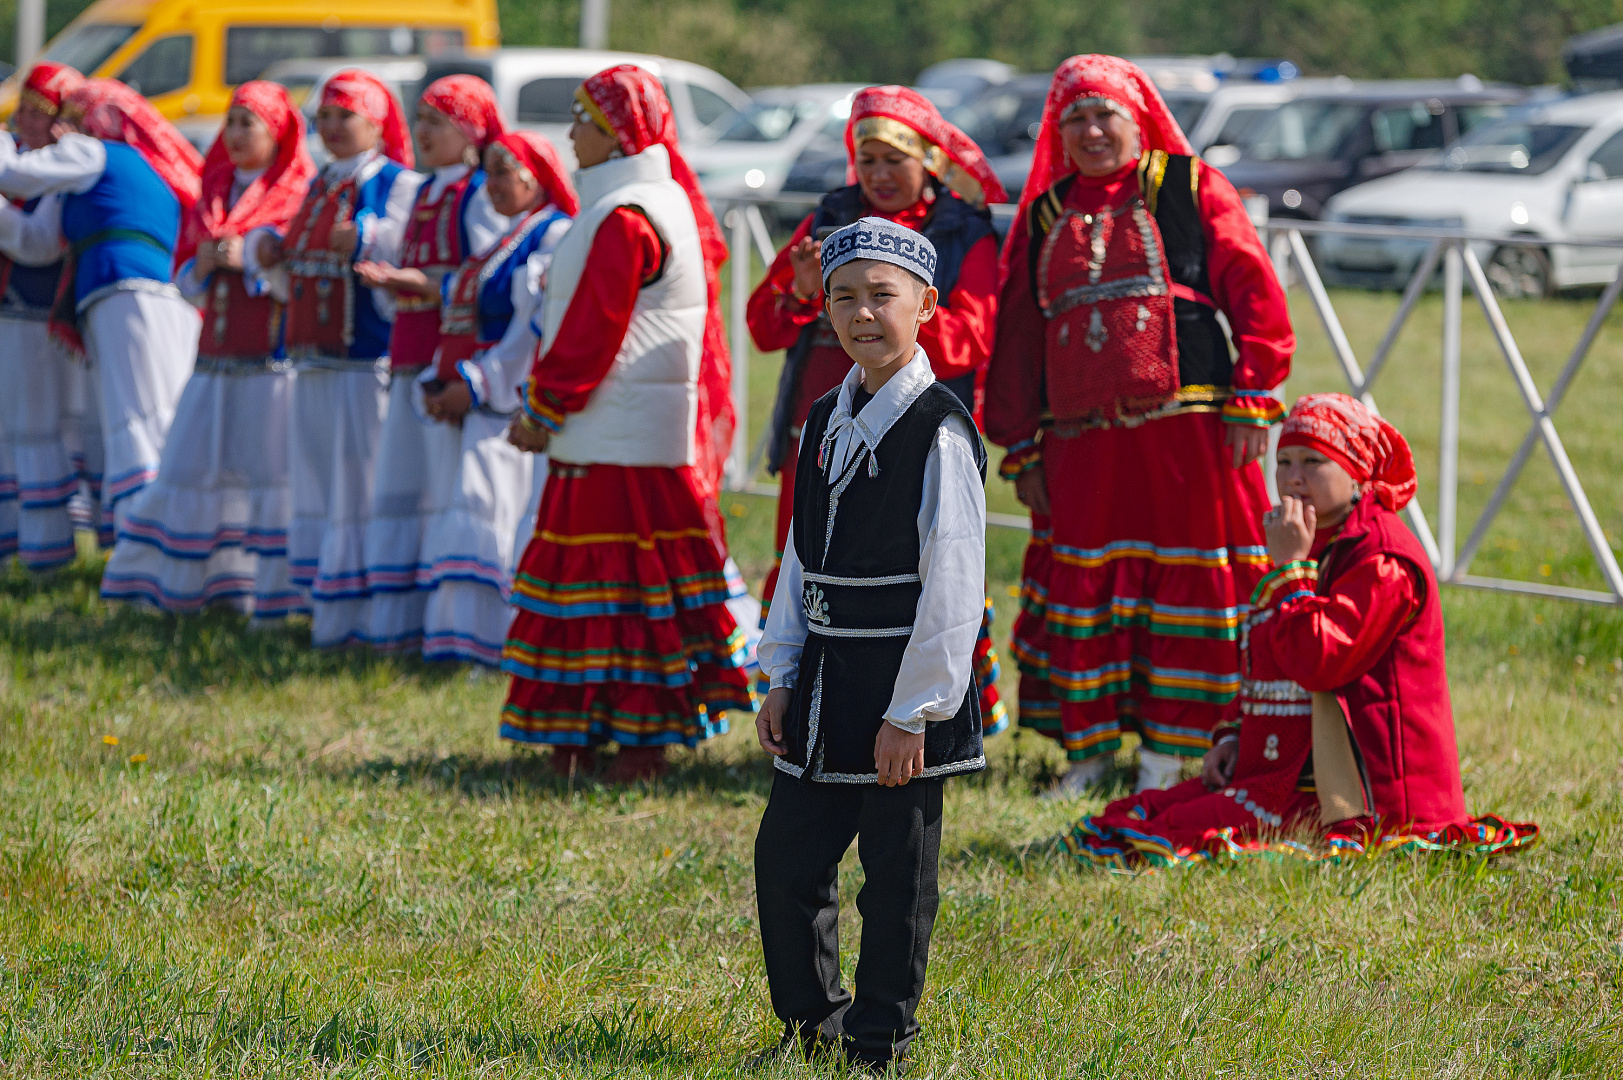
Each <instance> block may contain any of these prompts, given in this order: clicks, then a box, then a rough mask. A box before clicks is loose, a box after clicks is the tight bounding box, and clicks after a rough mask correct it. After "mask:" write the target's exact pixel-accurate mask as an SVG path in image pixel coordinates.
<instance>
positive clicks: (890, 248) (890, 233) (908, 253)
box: [822, 217, 938, 292]
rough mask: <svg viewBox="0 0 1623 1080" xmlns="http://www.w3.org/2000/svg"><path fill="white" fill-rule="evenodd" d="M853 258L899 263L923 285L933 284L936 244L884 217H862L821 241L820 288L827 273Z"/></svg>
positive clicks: (825, 287) (825, 282) (825, 289)
mask: <svg viewBox="0 0 1623 1080" xmlns="http://www.w3.org/2000/svg"><path fill="white" fill-rule="evenodd" d="M852 259H874V260H876V261H878V262H888V263H892V264H894V265H896V266H900V267H901V268H902V269H903V270H907V271H910V272H912V273H914V274H917V275H918V276H919V277H921V278H923V279H924V283H925V284H926V285H934V284H935V268H936V263H937V261H938V259H937V256H936V252H935V245H934V244H932V243H930V241H929V240H928V239H926V238H925V236H924V234H923V233H917V232H914V231H913V230H912V229H909V228H908V227H907V226H905V225H898V224H896V223H895V222H894V221H886V220H885V219H884V218H878V217H865V218H859V219H858V220H856V221H854V222H852V223H851V224H849V225H847V226H846V227H845V228H843V229H840V230H838V231H837V232H835V233H833V234H832V235H830V236H829V238H828V239H827V240H824V241H823V249H822V260H823V289H824V291H825V292H826V291H827V290H828V276H829V275H830V274H832V273H833V272H834V271H835V270H838V269H839V268H840V267H842V266H844V265H845V264H846V263H848V262H850V261H851V260H852Z"/></svg>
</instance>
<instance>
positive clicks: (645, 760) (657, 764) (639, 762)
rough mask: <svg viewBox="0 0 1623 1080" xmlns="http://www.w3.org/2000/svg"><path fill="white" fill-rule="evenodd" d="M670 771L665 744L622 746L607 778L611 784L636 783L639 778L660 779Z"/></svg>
mask: <svg viewBox="0 0 1623 1080" xmlns="http://www.w3.org/2000/svg"><path fill="white" fill-rule="evenodd" d="M670 771H671V766H670V763H669V762H668V761H666V760H665V748H664V747H663V746H622V747H621V748H620V752H619V754H617V755H615V758H614V764H613V765H610V766H609V772H608V776H607V777H605V779H607V780H608V782H609V783H611V784H635V783H636V782H637V781H639V780H658V779H659V778H660V777H661V776H664V775H665V774H666V773H668V772H670Z"/></svg>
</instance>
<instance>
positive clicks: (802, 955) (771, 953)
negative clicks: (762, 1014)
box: [755, 772, 944, 1063]
mask: <svg viewBox="0 0 1623 1080" xmlns="http://www.w3.org/2000/svg"><path fill="white" fill-rule="evenodd" d="M943 782H944V781H943V779H942V778H939V777H938V778H936V779H933V780H914V781H912V782H911V783H908V784H905V785H903V786H901V787H893V788H888V787H880V786H879V785H878V784H825V783H812V784H803V783H801V782H800V781H799V780H796V779H795V778H794V777H792V776H789V775H788V774H787V773H783V772H778V773H776V774H775V775H774V777H773V781H772V795H771V797H770V798H769V799H768V800H767V804H766V813H765V814H764V815H763V816H762V818H761V831H760V832H759V833H758V834H757V835H756V837H755V892H756V903H757V905H758V910H759V914H760V919H761V946H762V948H763V950H764V951H765V953H766V976H767V982H768V984H769V985H770V987H771V990H772V1011H773V1012H775V1013H777V1014H778V1016H779V1017H780V1018H781V1019H783V1020H784V1021H785V1022H786V1023H788V1024H792V1025H794V1026H795V1027H796V1028H798V1029H799V1030H800V1032H801V1033H802V1034H803V1035H806V1036H809V1035H811V1034H812V1033H813V1032H814V1031H817V1030H820V1031H821V1032H822V1033H823V1034H825V1035H837V1036H839V1037H840V1038H841V1039H842V1041H843V1043H844V1046H845V1051H846V1053H847V1055H849V1056H851V1057H853V1058H857V1059H860V1060H862V1061H866V1062H870V1063H883V1062H887V1061H890V1060H892V1059H894V1058H899V1057H901V1056H902V1054H903V1053H904V1052H905V1051H906V1050H907V1045H908V1043H910V1042H912V1040H913V1036H914V1035H915V1034H917V1033H918V1027H919V1026H918V1021H917V1020H916V1019H915V1018H914V1012H915V1011H916V1010H917V1009H918V1004H919V996H920V995H921V994H923V993H924V969H925V964H926V962H927V961H928V958H929V952H930V931H931V929H932V928H933V927H934V926H935V916H936V909H937V907H939V906H940V897H939V894H938V891H937V886H936V876H937V871H938V870H939V863H940V856H941V789H942V784H943ZM852 839H855V840H856V841H857V856H858V857H859V858H860V859H861V860H862V870H863V874H864V876H865V878H866V880H865V882H864V883H863V886H862V889H861V891H860V892H859V893H858V894H857V910H858V911H860V912H861V913H862V951H861V954H860V956H859V957H858V959H857V977H856V994H855V996H854V997H853V995H852V994H850V993H848V992H847V991H846V990H845V988H844V987H842V986H841V985H840V937H839V915H840V900H839V892H838V888H837V884H836V880H837V875H838V872H839V866H840V859H841V857H842V856H843V855H844V854H845V852H846V849H847V848H849V847H850V846H851V841H852Z"/></svg>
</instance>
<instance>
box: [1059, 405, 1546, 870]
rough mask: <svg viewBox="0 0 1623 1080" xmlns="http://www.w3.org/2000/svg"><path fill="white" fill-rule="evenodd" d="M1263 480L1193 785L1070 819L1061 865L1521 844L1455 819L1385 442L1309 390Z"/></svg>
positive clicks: (1432, 604) (1405, 475)
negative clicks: (1221, 682) (1298, 838)
mask: <svg viewBox="0 0 1623 1080" xmlns="http://www.w3.org/2000/svg"><path fill="white" fill-rule="evenodd" d="M1278 484H1279V493H1280V506H1279V507H1277V508H1275V509H1273V510H1270V511H1268V513H1267V514H1266V515H1264V526H1265V528H1266V530H1267V537H1268V550H1269V554H1270V555H1271V556H1272V558H1273V561H1274V564H1275V569H1274V570H1273V571H1272V572H1271V573H1269V574H1268V575H1267V576H1266V577H1264V578H1263V579H1262V581H1261V582H1260V583H1259V584H1258V585H1257V588H1256V592H1255V593H1254V594H1253V596H1252V597H1251V608H1250V614H1249V615H1248V616H1247V617H1246V621H1245V624H1244V629H1245V636H1244V639H1243V640H1244V642H1245V644H1244V649H1243V652H1242V663H1243V671H1244V679H1243V681H1242V683H1241V686H1240V716H1239V718H1238V720H1237V721H1235V722H1233V723H1230V724H1225V725H1224V726H1222V727H1220V728H1219V729H1218V732H1217V744H1216V745H1215V746H1214V747H1213V748H1212V749H1211V751H1210V752H1209V753H1208V754H1207V755H1206V761H1205V768H1204V771H1203V775H1202V776H1201V777H1200V778H1199V779H1195V780H1189V781H1187V782H1185V783H1183V784H1180V785H1178V786H1177V787H1174V788H1172V789H1170V790H1167V791H1146V792H1144V793H1142V794H1140V795H1137V796H1135V797H1133V798H1128V799H1122V800H1119V801H1117V802H1114V803H1111V804H1110V805H1109V806H1107V807H1106V808H1105V810H1104V812H1103V813H1102V814H1097V815H1094V816H1092V817H1088V818H1084V819H1082V821H1080V822H1078V824H1077V825H1076V826H1075V828H1073V829H1072V830H1071V832H1070V833H1069V834H1068V835H1067V837H1066V844H1067V846H1068V847H1069V848H1070V850H1071V851H1072V853H1073V854H1075V855H1076V856H1077V857H1078V858H1081V859H1084V860H1088V861H1093V862H1103V863H1107V864H1111V865H1124V866H1132V865H1139V864H1142V863H1144V862H1149V863H1152V864H1169V863H1177V862H1183V861H1189V860H1195V859H1203V858H1208V857H1210V856H1212V855H1214V854H1221V853H1231V852H1241V851H1247V850H1257V849H1260V848H1267V847H1271V846H1274V843H1275V841H1276V838H1278V837H1279V836H1280V835H1281V834H1288V833H1293V832H1295V833H1302V832H1308V833H1312V834H1315V835H1317V834H1321V833H1322V834H1323V835H1325V836H1326V837H1327V838H1328V840H1329V842H1330V844H1331V846H1332V847H1334V848H1340V849H1352V850H1364V849H1366V848H1368V847H1370V846H1371V845H1375V846H1379V847H1382V848H1392V847H1411V846H1412V847H1417V848H1422V849H1432V848H1439V847H1448V848H1464V849H1468V850H1475V851H1485V852H1494V851H1503V850H1507V849H1512V848H1518V847H1524V846H1526V845H1528V844H1531V843H1532V842H1534V841H1535V840H1536V839H1537V837H1538V827H1537V826H1536V825H1531V824H1516V823H1511V822H1506V821H1504V820H1502V819H1500V818H1497V817H1492V816H1486V817H1477V818H1472V817H1471V816H1470V815H1469V814H1468V813H1467V812H1466V809H1465V795H1464V791H1463V788H1462V786H1461V782H1460V764H1459V752H1458V750H1457V749H1456V747H1455V743H1454V716H1453V711H1452V709H1451V707H1450V705H1449V695H1448V670H1447V665H1446V662H1445V656H1444V652H1445V650H1444V642H1443V617H1442V606H1441V602H1440V599H1439V597H1438V589H1437V579H1436V577H1435V576H1434V575H1433V573H1432V568H1431V562H1430V560H1428V559H1427V557H1426V553H1425V551H1424V549H1423V548H1421V546H1420V543H1419V541H1418V540H1416V539H1415V537H1414V535H1413V534H1412V533H1411V532H1409V530H1408V529H1407V528H1405V527H1404V525H1403V522H1402V521H1400V520H1399V519H1398V516H1397V512H1398V511H1399V510H1401V509H1403V507H1404V505H1405V504H1406V503H1408V501H1409V500H1410V499H1412V498H1413V497H1414V492H1415V470H1414V460H1413V458H1412V457H1411V456H1410V453H1409V445H1408V443H1407V442H1405V441H1404V438H1403V436H1402V435H1400V434H1399V433H1398V431H1397V429H1396V428H1394V427H1392V425H1391V424H1388V423H1387V422H1386V421H1385V420H1382V419H1381V418H1380V417H1378V416H1376V415H1374V414H1373V413H1371V412H1370V411H1369V410H1368V409H1367V408H1365V407H1364V406H1363V405H1362V404H1361V403H1359V402H1358V401H1356V400H1355V399H1353V398H1350V397H1348V396H1346V395H1345V394H1310V395H1308V396H1306V397H1303V398H1300V399H1298V400H1297V402H1296V405H1295V406H1294V407H1293V408H1292V409H1291V412H1290V416H1289V417H1288V418H1287V419H1286V421H1285V426H1284V429H1283V432H1282V434H1281V436H1280V440H1279V467H1278Z"/></svg>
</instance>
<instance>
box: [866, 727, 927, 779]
mask: <svg viewBox="0 0 1623 1080" xmlns="http://www.w3.org/2000/svg"><path fill="white" fill-rule="evenodd" d="M873 759H874V764H876V765H878V766H879V782H880V783H881V784H883V785H884V786H885V787H900V786H902V785H903V784H905V783H907V782H908V781H909V780H911V779H913V778H914V777H915V776H922V775H924V732H922V731H921V732H919V733H918V734H917V735H914V734H911V733H910V732H906V731H903V730H902V729H901V728H899V727H897V726H896V725H895V724H892V723H891V722H890V721H888V720H887V721H885V722H884V723H883V724H880V725H879V738H877V739H875V740H874V744H873Z"/></svg>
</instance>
